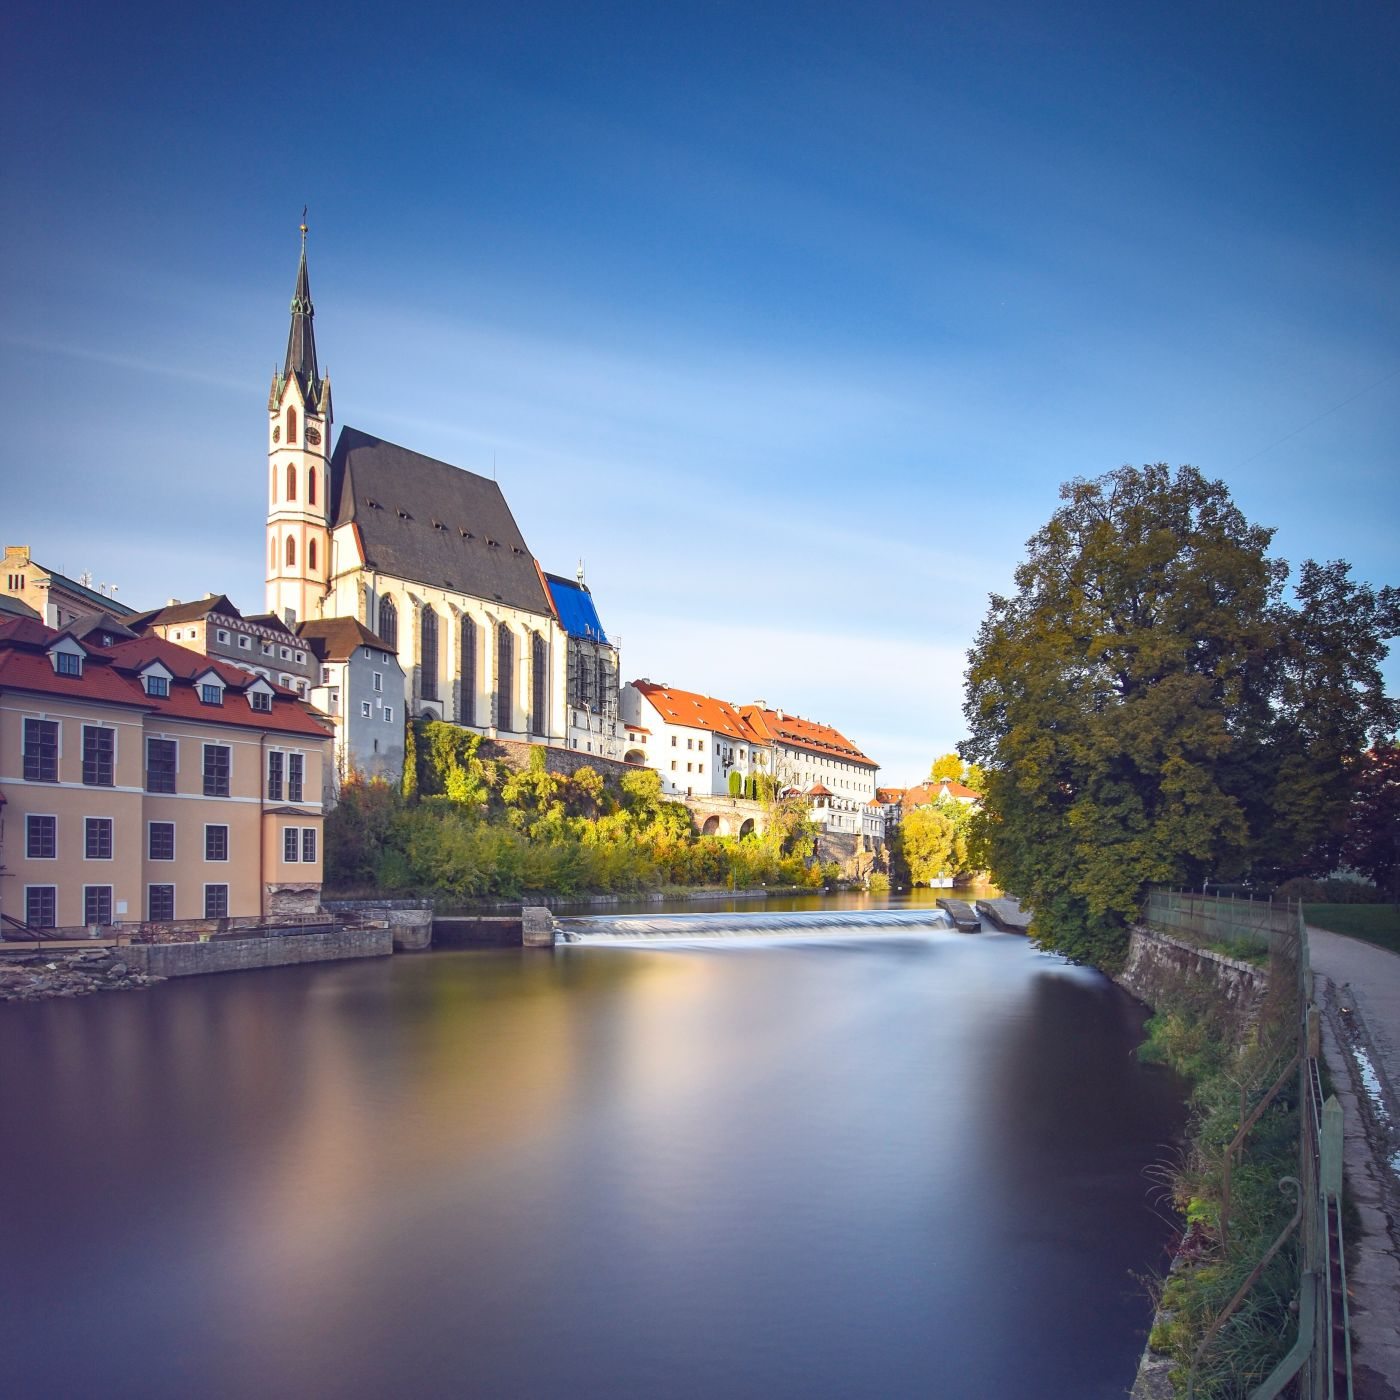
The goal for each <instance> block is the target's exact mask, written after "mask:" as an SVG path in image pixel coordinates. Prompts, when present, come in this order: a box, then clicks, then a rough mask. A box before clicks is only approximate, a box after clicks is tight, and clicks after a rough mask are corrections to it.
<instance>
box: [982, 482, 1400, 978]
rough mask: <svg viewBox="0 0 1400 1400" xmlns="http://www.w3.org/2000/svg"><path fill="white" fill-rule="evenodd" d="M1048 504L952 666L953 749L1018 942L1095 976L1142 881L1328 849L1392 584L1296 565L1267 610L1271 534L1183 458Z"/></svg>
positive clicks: (1388, 717)
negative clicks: (977, 780)
mask: <svg viewBox="0 0 1400 1400" xmlns="http://www.w3.org/2000/svg"><path fill="white" fill-rule="evenodd" d="M1060 496H1061V500H1062V501H1063V504H1062V505H1061V507H1060V508H1059V509H1058V510H1057V511H1056V512H1055V513H1054V515H1053V516H1052V517H1051V519H1050V521H1049V522H1048V523H1047V524H1046V525H1045V526H1044V527H1043V528H1042V529H1041V530H1040V531H1038V532H1037V533H1036V534H1035V535H1034V536H1032V538H1031V539H1030V541H1029V542H1028V544H1027V556H1026V559H1025V562H1024V563H1022V564H1021V565H1020V567H1019V568H1018V569H1017V570H1016V575H1015V582H1016V592H1015V594H1014V595H1012V596H1010V597H1001V596H998V595H993V596H992V598H991V600H990V606H989V609H988V613H987V616H986V618H985V620H984V621H983V623H982V626H981V629H980V631H979V633H978V636H977V640H976V643H975V645H974V647H973V648H972V651H971V652H970V653H969V668H968V673H967V689H966V700H965V705H964V714H965V715H966V718H967V722H968V726H969V733H970V735H971V738H970V739H969V740H967V741H966V742H965V743H964V744H962V745H960V750H961V754H962V757H963V758H964V759H966V760H968V761H970V762H975V763H977V764H979V765H980V766H981V767H982V768H983V769H984V770H985V771H984V775H983V776H984V790H985V796H986V798H987V802H986V807H985V809H984V812H983V814H982V817H981V818H980V821H981V828H982V829H981V833H980V835H981V837H982V838H983V840H984V841H985V844H986V849H987V854H988V858H989V860H990V864H991V869H992V872H993V875H994V876H995V878H996V879H997V880H998V881H999V882H1000V883H1001V884H1002V885H1003V886H1005V887H1006V888H1008V889H1011V890H1014V891H1015V892H1016V893H1017V894H1018V895H1020V896H1021V898H1022V899H1023V900H1025V901H1026V902H1027V903H1028V904H1029V905H1030V906H1031V907H1032V908H1033V909H1034V910H1035V922H1034V924H1033V932H1034V934H1035V936H1036V937H1037V938H1038V939H1039V940H1040V941H1041V942H1042V943H1045V944H1047V945H1049V946H1053V947H1056V948H1058V949H1059V950H1061V951H1063V952H1065V953H1067V954H1068V955H1069V956H1071V957H1074V958H1078V959H1082V960H1086V961H1092V962H1096V963H1099V964H1100V965H1104V966H1111V965H1113V964H1114V963H1115V962H1116V961H1117V960H1118V959H1119V958H1120V957H1121V955H1122V952H1123V950H1124V948H1125V946H1126V926H1127V924H1128V923H1129V922H1130V921H1131V920H1132V919H1133V917H1134V916H1135V914H1136V912H1137V909H1138V907H1139V904H1140V902H1141V899H1142V896H1143V892H1144V889H1145V887H1146V886H1148V885H1151V884H1158V883H1164V884H1181V885H1199V884H1200V883H1201V882H1202V881H1203V880H1204V879H1207V878H1209V879H1213V880H1219V879H1229V878H1240V877H1243V876H1245V875H1248V874H1251V873H1252V874H1255V875H1259V874H1261V873H1264V872H1266V871H1268V872H1271V873H1272V872H1278V871H1281V870H1285V869H1288V870H1290V871H1297V870H1299V869H1301V868H1303V867H1306V866H1307V865H1308V863H1309V862H1316V861H1326V860H1327V859H1329V858H1331V857H1332V856H1335V853H1336V851H1337V850H1338V849H1339V847H1340V841H1341V837H1342V835H1343V833H1344V830H1345V818H1346V813H1347V809H1348V805H1349V796H1348V794H1349V783H1350V773H1351V769H1352V767H1353V766H1354V765H1355V763H1356V761H1357V759H1358V757H1359V754H1360V752H1361V750H1362V749H1363V748H1364V747H1365V746H1366V745H1367V744H1368V743H1372V742H1375V741H1376V740H1378V739H1380V738H1383V737H1386V736H1387V735H1388V734H1389V733H1391V732H1393V730H1394V729H1395V727H1396V724H1397V720H1400V713H1397V707H1396V705H1395V703H1394V702H1393V701H1390V700H1388V699H1387V698H1386V697H1385V695H1384V691H1383V688H1382V685H1381V678H1380V671H1379V663H1380V661H1381V660H1382V659H1383V658H1384V656H1385V654H1386V648H1385V644H1384V642H1385V638H1386V637H1388V636H1393V635H1395V634H1396V633H1397V632H1400V591H1397V590H1395V589H1391V588H1383V589H1380V590H1378V591H1374V590H1371V589H1370V588H1367V587H1365V586H1364V585H1358V584H1355V583H1353V582H1352V581H1351V579H1350V577H1349V567H1348V566H1347V565H1346V564H1344V563H1333V564H1326V565H1319V564H1314V563H1312V562H1309V563H1307V564H1305V565H1304V566H1303V569H1302V571H1301V575H1300V581H1299V584H1298V588H1297V601H1296V603H1289V602H1287V601H1285V598H1284V585H1285V582H1286V580H1287V577H1288V566H1287V565H1286V564H1285V563H1284V562H1283V561H1282V560H1277V559H1272V558H1270V556H1269V553H1268V550H1269V545H1270V543H1271V540H1272V537H1273V531H1272V530H1270V529H1267V528H1265V527H1263V526H1259V525H1254V524H1251V523H1250V522H1249V521H1247V520H1246V519H1245V517H1244V516H1243V514H1242V513H1241V512H1240V511H1239V509H1238V508H1237V507H1236V506H1235V504H1234V502H1233V501H1232V500H1231V498H1230V495H1229V492H1228V491H1227V489H1226V488H1225V486H1224V484H1223V483H1221V482H1219V481H1210V480H1207V479H1206V478H1205V477H1204V476H1203V475H1202V474H1201V473H1200V472H1199V471H1197V470H1196V469H1195V468H1193V467H1181V468H1179V469H1178V470H1176V471H1175V472H1173V471H1172V470H1171V468H1169V467H1168V466H1166V465H1165V464H1163V463H1158V464H1156V465H1154V466H1146V467H1142V468H1134V467H1123V468H1121V469H1119V470H1118V471H1115V472H1111V473H1109V474H1108V475H1106V476H1102V477H1099V478H1097V479H1095V480H1084V479H1076V480H1074V481H1071V482H1069V483H1067V484H1066V485H1064V486H1063V487H1061V490H1060ZM1329 850H1330V853H1331V855H1330V856H1329Z"/></svg>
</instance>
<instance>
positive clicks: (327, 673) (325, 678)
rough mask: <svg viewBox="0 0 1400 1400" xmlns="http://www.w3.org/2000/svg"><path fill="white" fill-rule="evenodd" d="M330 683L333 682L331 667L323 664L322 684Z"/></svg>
mask: <svg viewBox="0 0 1400 1400" xmlns="http://www.w3.org/2000/svg"><path fill="white" fill-rule="evenodd" d="M330 683H331V668H330V667H329V666H322V667H321V684H322V685H329V684H330Z"/></svg>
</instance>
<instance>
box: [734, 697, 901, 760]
mask: <svg viewBox="0 0 1400 1400" xmlns="http://www.w3.org/2000/svg"><path fill="white" fill-rule="evenodd" d="M743 716H744V719H745V720H746V721H747V722H748V723H749V724H750V725H751V726H752V728H753V729H754V730H755V731H756V732H757V733H758V734H760V735H761V736H763V737H764V738H765V739H766V740H767V741H768V742H770V743H775V744H787V745H788V746H789V747H791V748H795V749H806V750H808V751H809V752H810V753H819V754H823V755H825V756H828V757H832V758H839V759H842V760H843V761H844V762H846V763H855V764H858V765H860V766H861V767H864V768H878V767H879V766H880V765H879V764H878V763H876V762H875V760H874V759H873V758H867V757H866V756H865V755H864V754H863V753H861V751H860V750H859V749H858V748H856V746H855V745H854V744H853V743H851V741H850V740H849V739H848V738H846V736H845V735H844V734H842V733H841V731H840V730H839V729H833V728H832V727H831V725H829V724H819V723H817V721H815V720H810V719H802V718H801V717H800V716H798V715H790V714H788V713H786V712H785V711H783V710H772V709H768V708H767V707H765V706H760V705H757V704H754V705H745V706H744V707H743Z"/></svg>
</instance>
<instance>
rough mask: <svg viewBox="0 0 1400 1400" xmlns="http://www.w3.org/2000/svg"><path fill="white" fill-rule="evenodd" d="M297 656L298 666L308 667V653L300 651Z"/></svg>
mask: <svg viewBox="0 0 1400 1400" xmlns="http://www.w3.org/2000/svg"><path fill="white" fill-rule="evenodd" d="M296 656H297V665H298V666H305V665H306V653H305V652H304V651H299V652H297V654H296Z"/></svg>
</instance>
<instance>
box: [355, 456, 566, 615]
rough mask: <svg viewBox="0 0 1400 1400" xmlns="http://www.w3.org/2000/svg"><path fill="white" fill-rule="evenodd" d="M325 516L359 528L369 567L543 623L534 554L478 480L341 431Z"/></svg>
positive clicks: (490, 484) (544, 602)
mask: <svg viewBox="0 0 1400 1400" xmlns="http://www.w3.org/2000/svg"><path fill="white" fill-rule="evenodd" d="M331 509H332V512H333V517H332V518H333V519H334V522H335V524H336V525H348V524H350V523H351V522H353V523H354V524H355V525H356V526H358V528H359V532H360V540H361V542H362V544H363V546H364V552H365V564H366V566H367V567H369V568H371V569H377V570H378V571H379V572H380V573H382V574H389V575H390V576H391V577H394V578H401V579H406V580H408V581H410V582H413V583H424V584H427V585H428V586H429V587H432V588H446V589H448V590H450V591H451V592H454V593H466V594H469V595H470V596H471V597H473V598H483V599H485V600H486V601H487V602H492V601H495V602H499V603H505V604H507V605H509V606H510V607H513V608H521V609H523V610H524V611H526V612H534V613H543V614H544V615H545V616H549V615H550V611H551V609H550V605H549V600H548V598H547V597H546V596H545V591H544V583H543V581H542V579H541V578H540V571H539V569H538V567H537V566H536V564H535V559H534V555H532V554H531V553H530V551H529V549H528V547H527V546H526V544H525V540H524V537H523V536H522V535H521V533H520V529H519V527H518V526H517V525H516V523H515V517H514V516H513V515H512V514H511V513H510V507H509V506H508V505H507V504H506V498H505V497H504V496H503V495H502V494H501V488H500V487H499V486H498V485H497V484H496V483H495V482H494V481H488V480H487V479H486V478H485V477H484V476H477V475H476V473H475V472H468V471H463V470H462V469H461V468H460V467H454V466H451V465H449V464H448V463H447V462H439V461H437V460H436V459H434V458H432V457H424V456H422V455H421V454H420V453H417V452H410V451H409V450H408V449H407V448H406V447H398V446H396V445H395V444H394V443H392V442H385V441H384V440H383V439H382V438H377V437H373V436H372V435H371V434H369V433H362V432H360V431H359V429H357V428H342V429H341V432H340V437H339V439H338V440H337V442H336V445H335V455H334V456H333V457H332V458H331Z"/></svg>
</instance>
